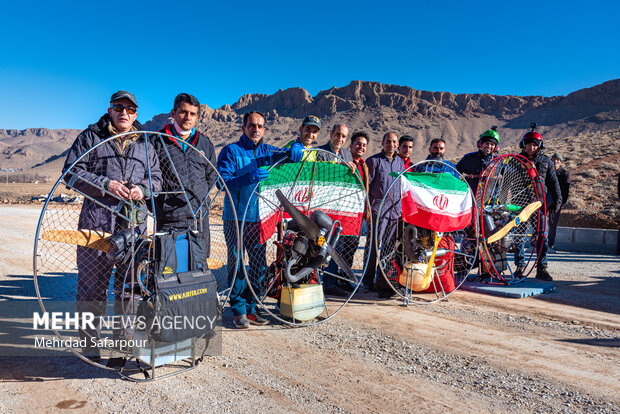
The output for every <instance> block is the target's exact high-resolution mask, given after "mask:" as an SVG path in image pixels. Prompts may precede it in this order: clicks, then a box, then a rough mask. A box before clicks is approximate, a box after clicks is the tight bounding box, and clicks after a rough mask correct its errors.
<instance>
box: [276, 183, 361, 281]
mask: <svg viewBox="0 0 620 414" xmlns="http://www.w3.org/2000/svg"><path fill="white" fill-rule="evenodd" d="M276 197H278V200H279V201H280V204H282V208H284V211H286V212H287V213H288V215H289V216H291V218H292V219H293V221H295V223H297V225H298V226H299V228H300V230H301V231H303V232H304V233H305V234H306V236H308V238H310V239H312V240H314V241H315V242H316V243H317V244H318V245H319V246H320V247H323V246H325V248H326V251H327V253H328V254H329V255H330V256H331V257H332V258H333V259H334V261H335V262H336V264H337V265H338V267H340V269H341V270H342V271H343V272H344V273H345V274H346V275H347V276H348V277H349V280H350V281H351V282H354V283H355V281H356V279H355V276H354V275H353V271H352V270H351V267H350V266H349V265H348V264H347V263H346V262H345V261H344V259H343V258H342V256H340V253H339V252H338V251H337V250H336V249H334V248H333V247H332V246H331V245H330V244H329V243H328V242H327V241H326V240H325V238H324V237H323V235H322V234H321V229H319V226H317V224H316V223H315V222H314V221H312V219H310V217H308V216H306V215H305V214H304V213H302V212H301V211H299V210H298V209H297V207H295V206H294V205H293V203H291V202H290V201H289V200H288V199H287V198H286V197H285V196H284V194H283V193H282V191H280V190H276Z"/></svg>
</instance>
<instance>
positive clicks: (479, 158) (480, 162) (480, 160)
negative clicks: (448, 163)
mask: <svg viewBox="0 0 620 414" xmlns="http://www.w3.org/2000/svg"><path fill="white" fill-rule="evenodd" d="M492 159H493V154H491V155H486V154H485V153H483V152H482V151H476V152H470V153H469V154H465V155H464V156H463V158H461V160H460V161H459V162H458V163H457V164H456V170H457V171H458V172H460V173H461V174H470V175H474V177H471V178H469V177H466V178H465V180H467V183H468V184H469V186H470V187H471V191H473V192H474V194H476V190H477V188H478V182H479V181H480V174H482V172H483V171H484V170H485V169H486V168H487V167H488V166H489V164H490V163H491V160H492Z"/></svg>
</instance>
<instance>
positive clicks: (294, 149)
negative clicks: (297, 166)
mask: <svg viewBox="0 0 620 414" xmlns="http://www.w3.org/2000/svg"><path fill="white" fill-rule="evenodd" d="M289 156H290V157H291V160H292V161H293V162H299V161H301V159H302V158H303V156H304V147H302V145H301V144H300V143H299V142H296V143H294V144H293V145H291V153H290V155H289Z"/></svg>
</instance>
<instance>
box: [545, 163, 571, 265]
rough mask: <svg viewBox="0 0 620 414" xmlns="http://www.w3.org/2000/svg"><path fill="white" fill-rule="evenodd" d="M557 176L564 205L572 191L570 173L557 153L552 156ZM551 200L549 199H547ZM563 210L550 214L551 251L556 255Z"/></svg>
mask: <svg viewBox="0 0 620 414" xmlns="http://www.w3.org/2000/svg"><path fill="white" fill-rule="evenodd" d="M551 161H552V162H553V167H554V169H555V174H556V175H557V176H558V182H559V183H560V190H561V192H562V205H564V204H566V202H567V201H568V194H569V191H570V173H569V172H568V170H567V169H566V168H564V157H562V154H559V153H557V152H556V153H555V154H553V155H552V156H551ZM547 199H548V200H549V198H547ZM561 211H562V208H561V207H560V209H559V210H558V211H557V212H554V211H550V212H549V251H550V252H551V253H555V233H556V230H557V228H558V222H559V221H560V213H561Z"/></svg>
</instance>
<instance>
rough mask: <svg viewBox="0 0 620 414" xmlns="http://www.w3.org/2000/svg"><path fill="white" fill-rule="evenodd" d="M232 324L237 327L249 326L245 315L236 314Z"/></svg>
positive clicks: (245, 327)
mask: <svg viewBox="0 0 620 414" xmlns="http://www.w3.org/2000/svg"><path fill="white" fill-rule="evenodd" d="M233 324H234V325H235V328H237V329H247V328H249V327H250V321H248V317H247V316H246V315H237V316H235V317H234V318H233Z"/></svg>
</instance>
